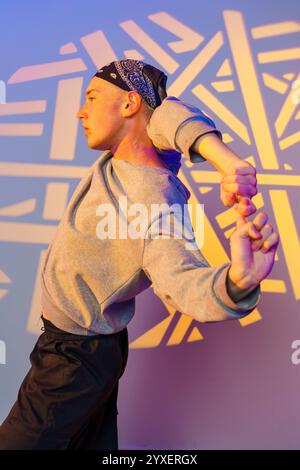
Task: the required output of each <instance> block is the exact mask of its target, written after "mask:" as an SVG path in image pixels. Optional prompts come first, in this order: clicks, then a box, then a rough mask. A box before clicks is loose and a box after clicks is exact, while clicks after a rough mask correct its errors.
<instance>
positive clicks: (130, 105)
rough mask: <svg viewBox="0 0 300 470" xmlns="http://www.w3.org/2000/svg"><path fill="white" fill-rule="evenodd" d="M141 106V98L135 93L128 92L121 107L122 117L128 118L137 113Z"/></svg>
mask: <svg viewBox="0 0 300 470" xmlns="http://www.w3.org/2000/svg"><path fill="white" fill-rule="evenodd" d="M141 106H142V97H141V95H140V94H139V93H137V92H136V91H129V92H128V93H127V96H126V100H125V101H124V103H123V105H122V116H123V117H130V116H133V115H134V114H136V113H137V112H138V110H139V109H140V107H141Z"/></svg>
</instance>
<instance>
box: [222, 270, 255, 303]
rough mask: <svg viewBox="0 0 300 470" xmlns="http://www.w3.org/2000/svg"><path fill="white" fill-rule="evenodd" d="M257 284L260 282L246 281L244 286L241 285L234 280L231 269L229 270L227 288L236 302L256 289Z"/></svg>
mask: <svg viewBox="0 0 300 470" xmlns="http://www.w3.org/2000/svg"><path fill="white" fill-rule="evenodd" d="M257 286H258V284H253V283H251V284H250V283H249V284H248V283H245V284H244V285H243V287H240V286H239V285H238V284H237V283H236V282H235V281H233V280H232V278H231V276H230V269H229V270H228V271H227V276H226V289H227V292H228V295H229V297H230V298H231V299H232V300H233V301H234V302H239V301H240V300H242V299H244V298H245V297H247V296H248V295H249V294H250V293H251V292H252V291H253V290H254V289H256V287H257Z"/></svg>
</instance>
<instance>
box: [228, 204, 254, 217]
mask: <svg viewBox="0 0 300 470" xmlns="http://www.w3.org/2000/svg"><path fill="white" fill-rule="evenodd" d="M233 209H234V210H235V211H236V212H238V213H239V214H241V215H243V216H244V217H249V215H251V214H254V213H255V212H256V210H257V209H256V206H255V205H254V204H253V203H251V204H248V205H245V204H237V203H236V204H234V206H233Z"/></svg>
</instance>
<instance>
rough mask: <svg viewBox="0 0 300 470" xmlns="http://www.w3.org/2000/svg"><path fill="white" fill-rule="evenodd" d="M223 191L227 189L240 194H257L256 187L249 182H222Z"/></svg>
mask: <svg viewBox="0 0 300 470" xmlns="http://www.w3.org/2000/svg"><path fill="white" fill-rule="evenodd" d="M222 187H223V189H224V191H228V192H231V193H234V194H238V195H240V196H254V195H255V194H257V188H256V187H255V186H253V185H251V184H241V183H222Z"/></svg>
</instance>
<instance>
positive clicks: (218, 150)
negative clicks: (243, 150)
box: [192, 133, 241, 174]
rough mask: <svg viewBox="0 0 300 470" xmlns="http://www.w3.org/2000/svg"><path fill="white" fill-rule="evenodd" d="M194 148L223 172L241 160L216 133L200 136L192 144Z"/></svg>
mask: <svg viewBox="0 0 300 470" xmlns="http://www.w3.org/2000/svg"><path fill="white" fill-rule="evenodd" d="M192 150H193V151H194V152H197V153H199V154H200V155H202V157H204V158H205V159H206V160H207V161H208V162H210V163H211V164H212V165H213V166H214V167H215V168H217V170H218V171H219V172H220V173H222V174H224V173H225V172H226V170H227V168H228V167H229V166H231V165H232V164H233V163H235V162H237V161H240V160H241V158H240V157H239V156H238V155H237V154H236V153H234V152H233V151H232V150H231V149H230V148H229V147H228V146H227V145H226V144H224V142H222V141H221V139H219V137H218V136H217V135H216V134H215V133H209V134H205V135H203V136H201V137H199V138H198V139H197V140H196V141H195V142H194V144H193V145H192Z"/></svg>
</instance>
